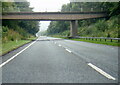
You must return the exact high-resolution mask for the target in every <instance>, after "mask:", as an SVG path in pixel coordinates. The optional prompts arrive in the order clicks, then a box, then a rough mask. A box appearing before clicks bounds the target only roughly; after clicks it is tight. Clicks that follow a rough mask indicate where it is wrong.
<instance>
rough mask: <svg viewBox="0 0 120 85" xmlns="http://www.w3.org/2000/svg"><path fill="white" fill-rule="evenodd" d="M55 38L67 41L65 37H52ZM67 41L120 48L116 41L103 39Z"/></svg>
mask: <svg viewBox="0 0 120 85" xmlns="http://www.w3.org/2000/svg"><path fill="white" fill-rule="evenodd" d="M52 37H56V38H63V39H69V38H67V37H61V36H52ZM69 40H74V41H84V42H90V43H96V44H104V45H111V46H120V43H119V42H118V41H116V40H113V41H112V42H111V41H110V40H106V41H105V40H104V39H101V41H100V39H97V41H96V40H88V39H87V40H86V39H69Z"/></svg>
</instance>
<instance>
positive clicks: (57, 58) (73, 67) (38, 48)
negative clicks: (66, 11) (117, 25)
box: [0, 36, 118, 83]
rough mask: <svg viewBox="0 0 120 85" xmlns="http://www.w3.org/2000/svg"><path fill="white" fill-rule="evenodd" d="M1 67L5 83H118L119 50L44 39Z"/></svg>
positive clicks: (7, 58)
mask: <svg viewBox="0 0 120 85" xmlns="http://www.w3.org/2000/svg"><path fill="white" fill-rule="evenodd" d="M0 67H1V68H2V82H3V83H117V82H118V47H113V46H107V45H100V44H93V43H87V42H81V41H72V40H65V39H59V38H52V37H44V36H41V37H39V38H38V39H37V40H36V41H34V42H32V43H30V44H27V45H24V46H22V47H20V48H19V49H17V50H14V51H12V52H10V53H8V54H6V55H4V56H2V64H1V65H0Z"/></svg>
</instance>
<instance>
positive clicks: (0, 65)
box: [0, 41, 36, 68]
mask: <svg viewBox="0 0 120 85" xmlns="http://www.w3.org/2000/svg"><path fill="white" fill-rule="evenodd" d="M35 42H36V41H34V42H32V43H31V44H29V45H28V46H27V47H26V48H24V49H23V50H21V51H20V52H18V53H17V54H15V55H14V56H12V57H11V58H9V59H8V60H6V61H5V62H3V63H2V64H0V68H1V67H3V66H4V65H6V64H7V63H9V62H10V61H11V60H13V59H14V58H15V57H17V56H18V55H19V54H21V53H22V52H23V51H25V50H26V49H27V48H29V47H30V46H31V45H33V44H34V43H35Z"/></svg>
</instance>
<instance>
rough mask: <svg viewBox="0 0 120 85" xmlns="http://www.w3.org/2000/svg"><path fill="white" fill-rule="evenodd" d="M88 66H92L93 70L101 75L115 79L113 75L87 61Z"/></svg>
mask: <svg viewBox="0 0 120 85" xmlns="http://www.w3.org/2000/svg"><path fill="white" fill-rule="evenodd" d="M88 65H89V66H90V67H92V68H93V69H94V70H96V71H97V72H99V73H100V74H102V75H103V76H105V77H107V78H108V79H112V80H116V79H115V78H114V77H112V76H111V75H109V74H108V73H106V72H105V71H103V70H102V69H100V68H98V67H97V66H95V65H93V64H92V63H88Z"/></svg>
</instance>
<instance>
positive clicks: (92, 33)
mask: <svg viewBox="0 0 120 85" xmlns="http://www.w3.org/2000/svg"><path fill="white" fill-rule="evenodd" d="M61 11H62V12H68V11H77V12H78V11H84V12H86V11H89V12H90V11H95V12H100V11H106V12H107V13H108V14H109V15H110V16H109V18H107V19H105V18H102V19H87V20H80V21H78V27H79V29H78V35H79V36H86V37H120V34H119V33H120V23H119V21H118V19H119V18H120V14H119V13H120V2H80V3H70V4H66V5H63V6H62V8H61ZM69 29H70V24H69V22H67V23H66V22H65V21H62V22H57V21H56V22H55V21H54V22H51V24H50V26H49V27H48V30H47V34H48V35H60V36H68V35H69V34H70V33H69Z"/></svg>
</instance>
